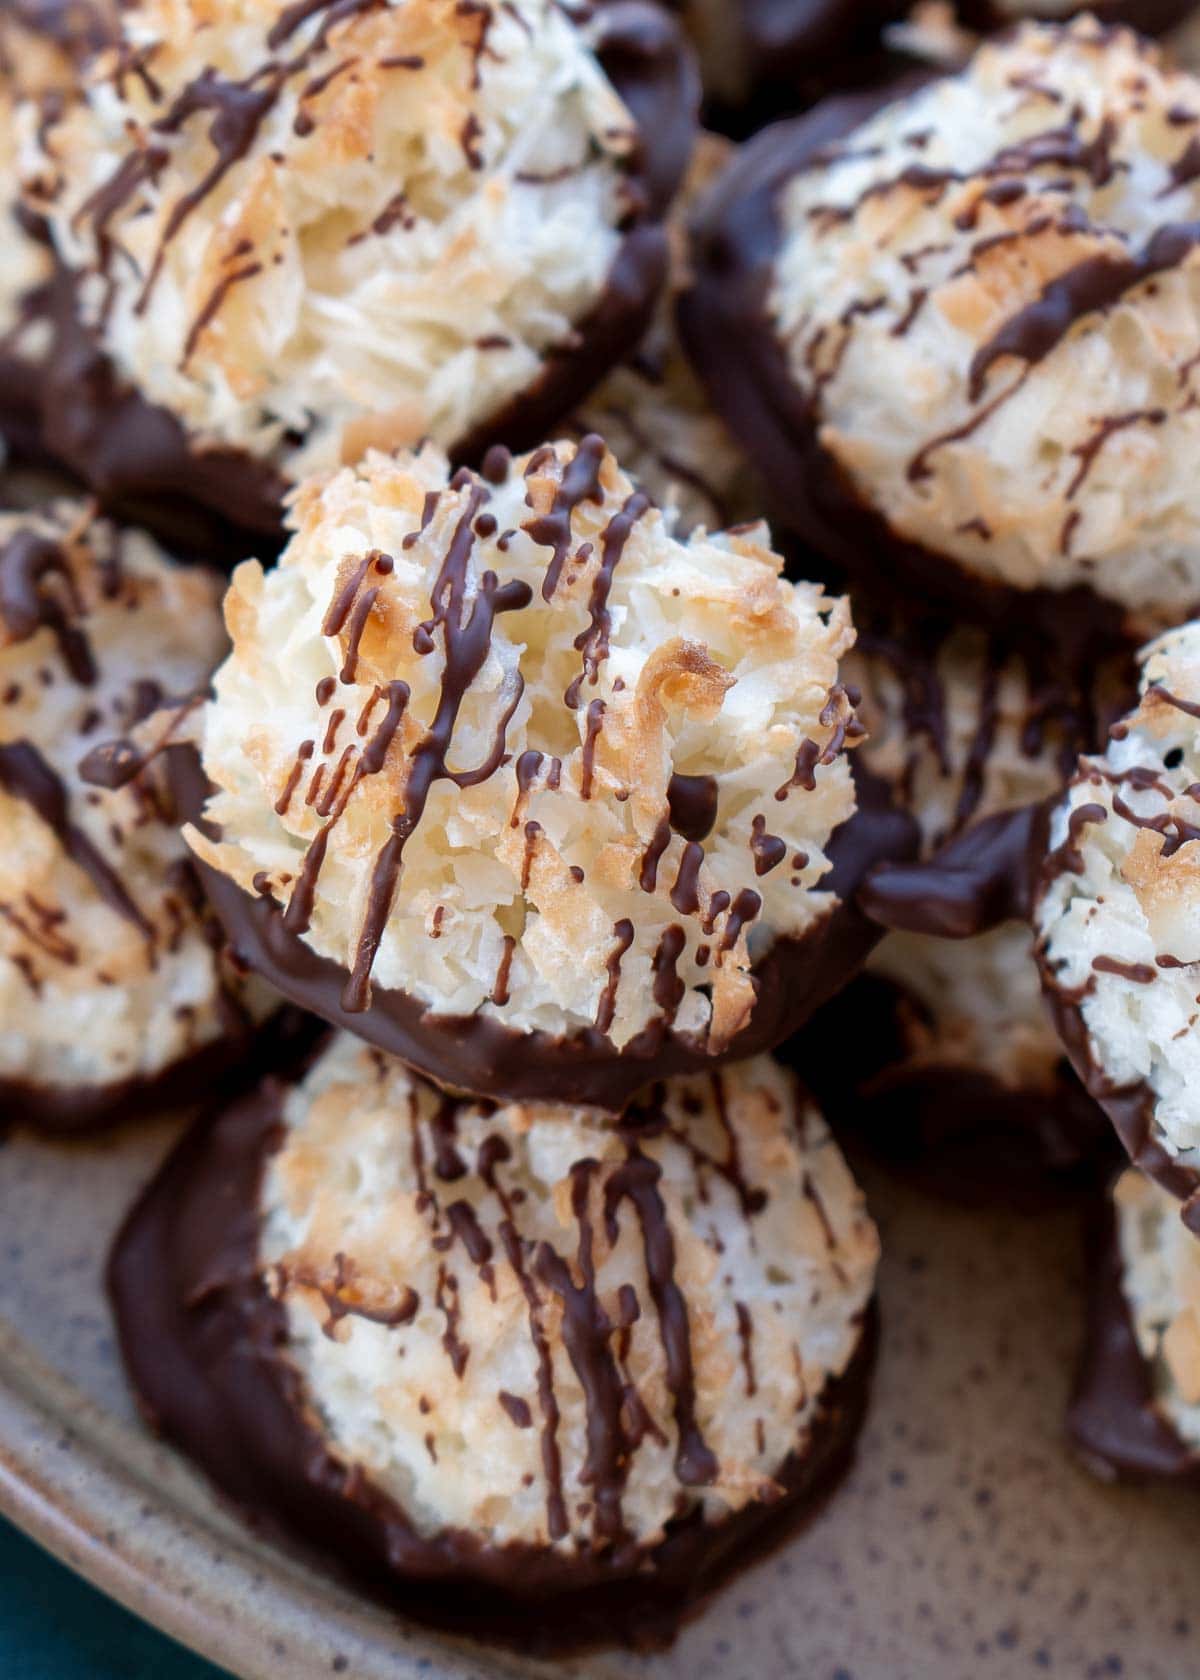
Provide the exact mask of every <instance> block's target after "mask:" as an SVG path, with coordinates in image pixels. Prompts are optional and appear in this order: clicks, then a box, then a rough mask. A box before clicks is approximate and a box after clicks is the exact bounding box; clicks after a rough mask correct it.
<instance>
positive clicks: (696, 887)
mask: <svg viewBox="0 0 1200 1680" xmlns="http://www.w3.org/2000/svg"><path fill="white" fill-rule="evenodd" d="M703 862H704V847H703V846H701V845H700V843H699V842H698V841H696V840H689V841H688V842H687V844H686V845H685V846H684V848H683V854H682V856H681V857H680V859H679V873H678V874H677V875H676V877H675V884H674V886H673V887H672V888H671V903H672V905H673V906H674V908H675V909H676V910H678V912H679V914H680V915H681V916H694V915H695V914H696V911H697V910H699V908H700V866H701V865H702V864H703Z"/></svg>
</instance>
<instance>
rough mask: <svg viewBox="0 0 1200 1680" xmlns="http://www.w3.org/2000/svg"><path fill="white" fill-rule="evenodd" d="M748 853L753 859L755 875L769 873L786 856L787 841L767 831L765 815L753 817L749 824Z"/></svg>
mask: <svg viewBox="0 0 1200 1680" xmlns="http://www.w3.org/2000/svg"><path fill="white" fill-rule="evenodd" d="M750 855H751V856H752V857H753V859H754V873H755V874H756V875H769V874H770V873H771V871H772V870H773V869H777V868H778V867H779V865H780V864H781V863H782V862H783V860H784V858H785V857H786V856H787V842H786V841H784V840H781V839H780V838H779V836H778V835H777V834H768V833H767V819H766V818H765V817H761V816H759V817H755V818H754V820H753V822H752V823H751V824H750Z"/></svg>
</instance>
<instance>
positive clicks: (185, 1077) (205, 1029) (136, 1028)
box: [0, 503, 271, 1132]
mask: <svg viewBox="0 0 1200 1680" xmlns="http://www.w3.org/2000/svg"><path fill="white" fill-rule="evenodd" d="M219 600H220V579H219V578H217V577H216V576H214V574H212V573H208V572H204V571H201V570H199V569H196V568H187V569H185V568H182V567H179V566H176V565H174V564H173V563H172V562H171V561H170V560H168V559H167V558H166V557H165V556H164V555H163V554H162V553H161V552H160V551H159V550H158V549H157V548H156V546H155V545H154V543H153V542H152V541H151V540H150V538H148V537H146V536H144V535H142V534H141V533H139V532H135V531H123V530H119V529H117V528H116V527H114V526H113V525H110V524H108V523H107V522H106V521H103V520H98V519H96V518H95V517H94V515H93V514H92V513H91V511H90V510H89V509H88V508H87V507H86V506H84V505H82V504H78V503H58V504H54V505H52V506H48V507H47V508H46V509H45V510H44V511H42V512H38V513H28V514H16V513H7V514H0V826H2V828H3V833H4V848H3V854H2V856H0V1023H2V1024H0V1125H7V1124H11V1123H15V1122H22V1123H29V1124H33V1125H40V1126H44V1127H46V1128H49V1129H52V1130H55V1131H63V1132H69V1131H78V1130H81V1129H84V1128H87V1127H89V1126H93V1125H96V1124H99V1123H101V1122H102V1121H107V1120H113V1119H119V1118H124V1117H126V1116H127V1115H129V1114H130V1113H131V1112H132V1111H134V1110H137V1111H144V1110H146V1109H149V1108H155V1107H159V1108H161V1107H165V1106H168V1105H169V1104H170V1103H171V1102H172V1101H177V1100H181V1099H185V1098H190V1097H191V1096H192V1095H193V1093H194V1092H195V1090H196V1089H197V1088H198V1087H197V1082H198V1081H201V1082H202V1081H203V1080H204V1079H205V1078H206V1077H211V1076H212V1075H213V1074H214V1073H216V1072H217V1071H219V1070H221V1069H223V1068H225V1067H228V1066H231V1065H232V1064H233V1063H234V1062H235V1061H236V1060H244V1059H245V1057H246V1053H247V1049H248V1045H249V1041H250V1039H251V1036H252V1033H253V1028H254V1021H255V1019H256V1018H259V1019H261V1017H262V1016H263V1015H264V1014H265V1013H266V1012H267V1010H268V1008H269V1007H270V1006H271V1005H270V1002H269V995H268V994H267V992H266V988H264V987H261V986H260V985H259V984H258V983H252V984H250V985H249V986H247V985H246V983H245V982H244V981H243V979H242V978H241V977H240V976H239V975H238V974H237V973H236V971H235V970H234V969H233V968H232V967H231V966H230V964H229V963H228V962H227V961H226V960H225V959H224V958H223V957H222V955H221V951H220V947H221V940H220V938H219V935H215V934H214V926H213V923H212V919H211V916H210V915H209V914H208V913H207V912H206V910H205V909H204V907H203V897H202V895H201V894H200V893H199V891H198V887H197V883H196V879H195V872H194V869H193V867H192V865H191V863H190V862H189V858H188V851H187V847H186V846H185V844H184V842H183V839H182V837H181V835H180V832H179V826H178V823H177V821H176V820H175V818H174V813H173V810H172V807H171V803H170V799H169V795H168V793H167V790H166V788H165V786H164V784H163V777H162V774H161V772H162V766H161V765H158V766H153V767H151V766H147V768H146V770H145V773H144V774H142V775H140V776H138V777H137V779H136V780H135V781H133V782H131V783H129V785H127V786H124V787H121V788H115V787H112V786H103V785H100V786H94V785H88V784H87V783H85V781H84V780H83V779H82V777H81V774H80V761H81V760H83V759H85V757H90V758H92V759H93V761H94V762H95V764H96V766H97V769H98V773H99V774H100V776H101V779H102V781H104V780H107V781H111V780H112V779H113V778H112V777H111V776H110V775H108V774H107V772H108V768H109V766H110V764H111V760H112V754H111V753H109V752H107V751H106V746H105V744H106V743H108V742H110V741H111V740H112V739H113V738H120V737H124V736H126V735H128V733H129V732H130V730H132V729H134V728H135V727H136V726H138V725H139V724H141V726H142V728H143V730H144V731H145V732H146V736H147V742H148V745H149V744H150V743H152V742H153V740H154V738H155V737H156V735H157V734H159V733H160V732H161V733H168V732H169V731H170V729H171V727H172V725H173V724H174V723H175V722H176V721H177V717H178V713H179V711H180V709H181V706H182V707H186V706H187V705H188V704H190V703H191V697H192V696H194V695H195V693H196V691H197V689H199V688H201V687H202V686H203V684H204V683H205V681H206V680H207V678H208V675H209V673H210V672H211V670H212V668H213V666H214V665H215V664H216V662H217V661H218V659H219V658H220V657H221V654H222V652H223V650H224V647H225V639H224V636H223V634H222V628H221V618H220V611H219ZM142 720H146V721H145V722H144V723H143V722H142Z"/></svg>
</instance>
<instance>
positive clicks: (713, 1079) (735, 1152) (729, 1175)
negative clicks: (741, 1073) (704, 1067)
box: [709, 1072, 769, 1219]
mask: <svg viewBox="0 0 1200 1680" xmlns="http://www.w3.org/2000/svg"><path fill="white" fill-rule="evenodd" d="M709 1085H710V1089H711V1091H712V1099H713V1106H714V1108H715V1109H716V1111H717V1120H718V1121H719V1122H720V1126H721V1130H722V1131H723V1132H724V1134H725V1159H724V1160H723V1161H714V1162H712V1163H711V1164H712V1165H713V1166H715V1167H716V1169H717V1170H718V1172H720V1174H721V1175H722V1177H723V1178H724V1179H725V1182H726V1183H727V1184H730V1185H732V1186H733V1188H734V1190H736V1192H737V1197H738V1200H739V1202H741V1204H742V1212H743V1214H744V1215H745V1216H746V1218H747V1219H753V1218H755V1217H756V1215H758V1214H760V1213H761V1212H762V1211H763V1209H764V1208H765V1207H766V1205H767V1202H768V1200H769V1197H768V1195H767V1192H766V1191H765V1190H763V1189H760V1188H759V1187H757V1186H755V1185H751V1184H750V1183H749V1182H748V1181H747V1178H746V1174H745V1171H744V1169H743V1166H742V1142H741V1139H740V1138H739V1136H738V1132H737V1127H736V1126H735V1125H734V1123H733V1121H732V1119H731V1118H730V1114H729V1100H728V1097H727V1096H726V1092H725V1079H724V1075H723V1074H721V1073H719V1072H716V1073H713V1074H711V1075H710V1078H709Z"/></svg>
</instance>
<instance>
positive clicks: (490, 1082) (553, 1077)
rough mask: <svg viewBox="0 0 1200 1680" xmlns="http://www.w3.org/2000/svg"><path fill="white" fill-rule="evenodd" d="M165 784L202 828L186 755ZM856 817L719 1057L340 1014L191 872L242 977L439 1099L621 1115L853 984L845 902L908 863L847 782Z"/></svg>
mask: <svg viewBox="0 0 1200 1680" xmlns="http://www.w3.org/2000/svg"><path fill="white" fill-rule="evenodd" d="M168 757H169V761H170V776H171V784H172V788H173V791H174V795H175V799H176V801H177V804H178V809H179V810H180V812H181V813H182V815H183V818H184V820H185V821H191V822H195V823H196V825H197V827H199V828H201V829H203V830H204V831H205V832H207V833H211V832H212V829H211V826H210V825H207V824H205V823H204V822H203V821H202V820H201V817H202V813H203V809H204V802H205V799H206V798H207V796H208V792H209V786H208V782H207V779H206V778H205V776H204V773H203V771H202V769H201V767H200V760H199V757H198V755H197V753H196V751H195V749H194V748H192V747H174V748H172V749H171V750H170V753H169V754H168ZM855 781H856V784H857V787H858V796H859V810H858V812H857V813H856V815H855V816H854V817H852V818H851V819H850V820H849V822H847V823H844V824H843V825H842V827H841V828H840V829H838V830H837V831H836V833H835V834H834V836H833V839H832V840H831V842H830V844H829V846H828V847H827V848H826V851H827V855H828V856H829V858H830V860H831V862H832V865H833V867H832V869H831V870H830V872H829V873H828V874H827V875H826V876H825V877H824V878H823V880H822V882H821V889H822V890H824V891H829V892H832V893H834V894H835V895H836V897H837V898H838V900H839V902H838V903H837V904H836V905H835V906H834V908H833V909H832V910H831V912H830V913H829V914H827V915H825V916H824V917H822V919H821V921H820V922H819V923H818V924H817V925H816V926H815V927H814V928H813V929H812V931H811V932H810V933H809V935H808V936H807V937H806V938H804V939H802V940H790V939H781V940H778V941H776V943H775V945H774V946H773V947H772V948H771V950H770V951H769V952H768V953H767V955H766V956H765V957H764V958H763V959H762V961H761V962H760V963H758V964H757V965H756V967H755V969H754V979H755V982H756V990H757V998H756V1002H755V1007H754V1012H753V1014H752V1015H751V1017H750V1020H749V1022H748V1024H747V1025H746V1026H745V1027H744V1028H743V1029H742V1031H741V1032H739V1033H737V1034H736V1035H735V1037H734V1038H733V1039H732V1041H731V1042H730V1043H729V1044H728V1045H727V1046H726V1047H725V1049H724V1050H723V1051H722V1052H721V1054H720V1056H712V1055H710V1054H709V1053H708V1052H707V1050H706V1048H705V1046H704V1044H703V1043H702V1042H700V1041H698V1040H697V1039H695V1038H693V1037H690V1036H688V1035H685V1034H683V1033H680V1032H676V1031H675V1030H674V1029H670V1030H665V1031H664V1030H663V1029H662V1028H661V1027H655V1026H653V1025H652V1026H651V1027H649V1028H647V1029H646V1030H645V1031H643V1032H641V1033H639V1034H638V1035H637V1037H636V1038H633V1039H631V1040H630V1041H629V1043H628V1044H626V1045H624V1046H623V1047H622V1048H621V1049H620V1050H618V1049H616V1048H615V1046H614V1045H613V1044H612V1042H611V1040H610V1039H608V1038H607V1037H605V1036H604V1034H602V1033H600V1032H598V1031H597V1030H596V1029H595V1028H588V1029H587V1030H585V1031H583V1032H579V1033H575V1034H572V1035H571V1036H569V1037H555V1036H553V1035H551V1034H550V1033H545V1032H532V1033H522V1032H517V1031H515V1030H514V1029H513V1028H511V1027H507V1026H505V1025H504V1024H503V1023H502V1022H500V1021H497V1020H495V1019H494V1018H492V1017H490V1016H486V1015H482V1014H480V1015H469V1016H456V1015H438V1014H434V1013H432V1012H431V1011H430V1010H428V1009H427V1008H426V1007H425V1005H424V1004H422V1003H421V1002H419V1001H418V1000H417V999H416V998H414V997H411V996H410V995H409V994H408V993H407V992H403V991H399V990H389V989H387V988H385V987H383V986H374V987H373V988H372V991H371V1000H370V1003H369V1005H368V1007H367V1008H366V1009H365V1010H363V1011H361V1012H360V1013H354V1014H351V1013H348V1012H347V1011H346V1010H345V1009H344V1008H343V1006H342V996H343V992H344V989H345V985H346V979H347V972H348V971H347V970H346V969H345V968H343V967H342V966H341V965H340V964H339V963H336V962H333V961H331V960H330V959H329V958H327V957H321V956H318V954H317V953H316V952H315V951H314V950H313V949H312V947H311V946H309V945H308V944H306V943H305V941H304V940H303V938H301V936H300V935H299V934H295V933H291V932H289V931H288V930H287V928H285V926H284V918H283V913H282V911H281V910H280V909H279V908H278V906H277V905H276V904H275V903H274V901H273V900H271V899H269V898H256V897H253V896H252V895H251V894H249V893H246V892H243V890H242V889H241V887H239V886H238V885H237V884H236V883H235V882H233V881H231V880H230V879H229V878H228V876H225V875H222V874H220V873H219V872H218V871H216V870H213V869H211V868H209V867H208V866H207V865H205V864H202V863H199V862H197V864H196V868H197V872H198V874H199V876H200V879H201V881H202V882H203V885H204V888H205V891H206V892H207V894H208V897H209V900H210V902H211V904H212V907H213V909H214V910H215V911H216V913H217V916H218V917H219V919H220V921H221V923H222V924H223V926H224V928H225V932H226V935H227V936H228V938H229V941H230V944H231V945H232V947H233V949H234V951H235V952H236V953H237V955H238V956H239V958H240V959H241V960H242V961H243V962H244V963H245V964H246V966H247V967H248V968H251V969H253V970H255V971H256V972H257V973H259V974H261V975H262V976H263V978H264V979H266V980H268V981H269V982H270V983H271V985H273V986H274V987H275V988H276V989H277V990H278V991H280V992H282V993H283V995H284V996H285V997H287V998H290V999H291V1000H292V1002H293V1003H297V1004H299V1005H300V1006H301V1007H302V1008H304V1009H309V1010H311V1011H312V1012H313V1013H314V1014H315V1015H320V1016H321V1017H323V1019H325V1020H326V1021H328V1022H329V1023H330V1024H331V1025H333V1026H336V1027H342V1028H344V1029H345V1031H347V1032H350V1033H353V1034H354V1035H355V1036H356V1037H358V1038H361V1039H364V1040H366V1042H367V1043H369V1044H374V1045H375V1046H376V1047H377V1048H378V1049H380V1050H384V1051H386V1052H387V1053H388V1054H389V1055H393V1056H399V1058H400V1059H401V1061H403V1062H407V1063H408V1065H409V1066H410V1067H413V1068H416V1069H417V1071H418V1072H420V1073H423V1074H425V1075H426V1077H428V1078H430V1079H432V1080H434V1081H436V1083H437V1084H439V1085H441V1086H443V1087H444V1088H446V1089H447V1090H451V1091H461V1092H466V1093H470V1094H472V1095H476V1096H482V1097H495V1098H500V1097H505V1098H510V1099H512V1100H514V1101H529V1102H571V1103H581V1104H588V1105H593V1106H595V1107H598V1108H604V1109H607V1110H609V1112H611V1113H614V1114H619V1113H621V1112H622V1111H623V1110H624V1109H625V1107H626V1106H627V1104H628V1103H629V1101H630V1099H631V1098H632V1097H634V1096H635V1095H636V1094H637V1092H638V1091H639V1090H640V1089H641V1088H642V1087H643V1086H644V1085H646V1084H648V1083H650V1081H651V1080H655V1079H669V1078H672V1077H673V1076H674V1075H676V1074H681V1073H694V1072H698V1071H703V1070H706V1069H709V1068H712V1067H715V1066H717V1065H719V1063H720V1062H724V1061H737V1060H740V1059H742V1058H744V1057H746V1056H752V1055H756V1054H757V1053H758V1052H759V1051H762V1050H769V1049H772V1048H773V1047H774V1046H775V1045H776V1044H779V1043H780V1042H781V1041H782V1040H783V1039H784V1038H786V1037H787V1036H788V1034H789V1033H791V1032H794V1031H795V1030H796V1028H797V1027H798V1026H800V1025H801V1023H802V1022H803V1021H804V1020H806V1019H807V1018H808V1016H809V1015H810V1014H811V1013H812V1012H813V1010H815V1009H816V1008H818V1007H819V1006H820V1005H821V1004H822V1003H824V1002H825V1001H826V1000H827V999H828V998H830V997H832V996H833V995H834V993H835V992H837V991H838V990H839V989H840V988H841V987H842V986H843V985H844V984H845V983H846V981H847V980H849V979H850V978H851V976H852V975H854V974H855V973H857V971H858V970H859V969H860V968H861V966H862V964H863V963H864V962H865V961H866V958H867V957H868V956H869V955H870V952H871V951H872V949H873V948H874V946H875V945H876V944H877V943H878V941H879V939H880V937H881V930H880V929H879V928H878V927H877V926H876V925H875V924H874V923H872V922H870V921H868V919H867V918H866V916H864V915H863V914H862V912H861V911H860V910H859V909H858V908H857V907H856V905H855V904H854V903H853V898H854V894H855V892H856V890H857V888H858V885H859V883H860V882H861V881H862V879H863V877H864V876H865V875H866V873H867V871H868V869H870V867H871V866H872V865H873V864H874V863H876V862H878V861H879V860H881V859H883V858H893V857H906V856H909V857H911V856H912V855H913V854H914V853H915V850H916V843H917V836H916V826H915V824H914V823H913V821H912V819H911V818H910V817H908V816H905V815H902V814H901V813H900V812H898V811H896V810H894V809H892V808H891V807H890V806H888V804H887V803H886V796H885V795H884V793H883V791H882V788H881V787H880V785H879V784H877V783H876V782H874V780H873V779H872V778H870V777H869V776H866V775H865V774H864V773H863V771H862V770H861V769H860V770H856V772H855Z"/></svg>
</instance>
